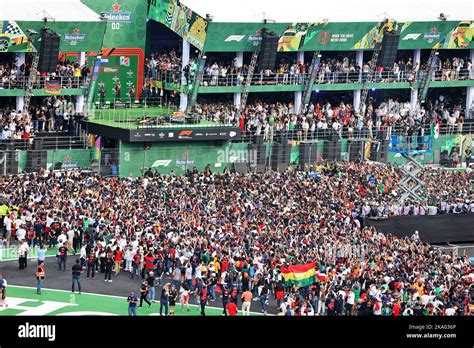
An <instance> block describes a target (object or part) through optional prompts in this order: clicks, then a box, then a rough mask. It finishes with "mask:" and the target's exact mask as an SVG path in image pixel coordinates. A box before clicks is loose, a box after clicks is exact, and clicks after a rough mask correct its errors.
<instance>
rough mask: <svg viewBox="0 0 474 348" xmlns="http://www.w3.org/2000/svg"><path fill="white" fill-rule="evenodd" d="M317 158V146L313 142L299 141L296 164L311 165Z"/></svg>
mask: <svg viewBox="0 0 474 348" xmlns="http://www.w3.org/2000/svg"><path fill="white" fill-rule="evenodd" d="M317 158H318V146H317V144H315V143H305V142H301V143H300V156H299V159H298V164H299V165H300V166H302V167H304V166H307V165H312V164H314V163H315V162H316V160H317Z"/></svg>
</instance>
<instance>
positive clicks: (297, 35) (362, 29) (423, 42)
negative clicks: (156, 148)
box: [205, 21, 474, 52]
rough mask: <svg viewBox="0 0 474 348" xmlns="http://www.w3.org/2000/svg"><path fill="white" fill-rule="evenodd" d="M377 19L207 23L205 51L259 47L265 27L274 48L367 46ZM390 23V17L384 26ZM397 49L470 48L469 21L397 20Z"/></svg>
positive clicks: (471, 26) (373, 37)
mask: <svg viewBox="0 0 474 348" xmlns="http://www.w3.org/2000/svg"><path fill="white" fill-rule="evenodd" d="M377 25H378V23H376V22H353V23H331V22H320V23H269V24H262V23H219V22H211V23H209V28H208V32H207V40H206V45H205V51H206V52H240V51H244V52H249V51H254V50H256V49H259V48H258V47H259V45H255V43H256V41H255V37H256V35H258V33H259V31H260V30H261V29H262V28H263V27H266V28H267V29H269V30H273V31H275V32H276V33H277V34H278V35H280V40H279V43H278V51H280V52H295V51H352V50H371V49H373V48H374V45H375V42H376V40H377V37H378V28H377ZM391 25H393V22H392V21H389V22H388V26H391ZM398 30H400V43H399V47H398V48H399V49H431V48H435V47H437V48H444V49H458V48H474V43H473V41H472V36H473V33H474V22H473V21H436V22H403V23H398Z"/></svg>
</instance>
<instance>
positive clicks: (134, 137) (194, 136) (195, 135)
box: [109, 126, 242, 142]
mask: <svg viewBox="0 0 474 348" xmlns="http://www.w3.org/2000/svg"><path fill="white" fill-rule="evenodd" d="M109 133H110V132H109ZM112 133H113V131H112ZM241 135H242V132H241V130H240V128H238V127H207V128H193V129H182V130H179V129H177V130H170V129H164V128H162V129H160V128H154V129H150V128H149V127H146V126H138V129H136V130H133V131H130V132H129V138H126V139H122V140H125V141H130V142H137V141H140V142H143V141H149V142H154V141H156V142H160V141H166V142H168V141H206V140H238V139H240V137H241ZM111 136H113V134H111Z"/></svg>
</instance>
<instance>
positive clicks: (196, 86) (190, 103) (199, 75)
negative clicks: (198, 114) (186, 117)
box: [186, 51, 206, 113]
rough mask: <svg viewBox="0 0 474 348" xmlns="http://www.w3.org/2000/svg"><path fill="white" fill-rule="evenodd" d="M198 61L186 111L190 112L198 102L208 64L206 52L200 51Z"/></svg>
mask: <svg viewBox="0 0 474 348" xmlns="http://www.w3.org/2000/svg"><path fill="white" fill-rule="evenodd" d="M198 61H199V66H198V71H197V72H196V77H195V78H194V81H193V83H192V90H191V99H190V100H188V105H187V106H186V113H189V112H190V111H191V109H192V108H193V106H194V104H196V100H197V95H198V91H199V86H201V81H202V78H203V75H204V67H205V66H206V54H205V53H204V52H202V51H201V52H200V53H199V57H198Z"/></svg>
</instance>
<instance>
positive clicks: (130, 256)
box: [125, 246, 135, 272]
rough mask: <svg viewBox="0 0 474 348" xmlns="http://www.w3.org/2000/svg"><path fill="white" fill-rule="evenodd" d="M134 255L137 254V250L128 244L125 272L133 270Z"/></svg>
mask: <svg viewBox="0 0 474 348" xmlns="http://www.w3.org/2000/svg"><path fill="white" fill-rule="evenodd" d="M133 255H135V252H134V251H133V248H132V246H128V247H127V248H126V249H125V272H131V271H132V260H133Z"/></svg>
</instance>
